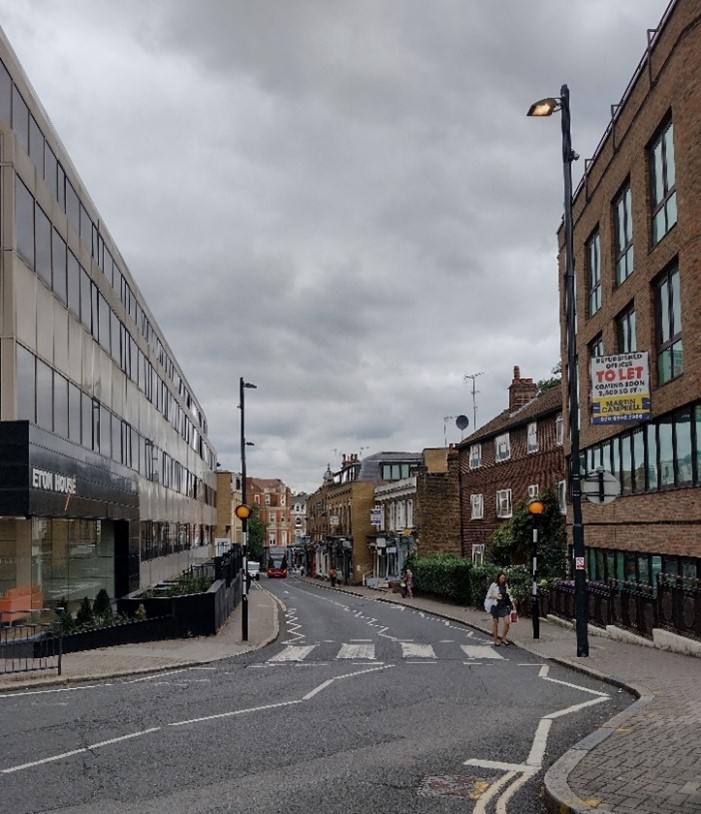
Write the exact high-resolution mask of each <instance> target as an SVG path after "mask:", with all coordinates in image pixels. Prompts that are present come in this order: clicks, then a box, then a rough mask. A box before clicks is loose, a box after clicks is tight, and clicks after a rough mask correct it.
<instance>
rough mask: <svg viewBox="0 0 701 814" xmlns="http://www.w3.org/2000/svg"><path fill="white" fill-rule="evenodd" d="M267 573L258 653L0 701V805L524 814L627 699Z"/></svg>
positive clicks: (408, 616) (476, 639) (122, 811)
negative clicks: (551, 776)
mask: <svg viewBox="0 0 701 814" xmlns="http://www.w3.org/2000/svg"><path fill="white" fill-rule="evenodd" d="M264 587H266V588H268V589H269V590H270V591H271V592H273V593H274V594H275V595H276V596H277V597H278V598H279V599H280V602H281V613H282V614H283V619H282V624H281V635H280V637H279V638H278V641H277V642H276V643H274V644H273V645H270V646H268V647H267V648H264V649H263V650H260V651H257V652H254V653H249V654H246V655H243V656H239V657H237V658H235V659H230V660H228V661H224V662H218V663H216V664H214V665H212V666H210V667H207V668H198V669H188V670H182V671H177V672H172V673H170V674H159V675H155V676H147V677H143V676H142V677H139V678H132V679H123V680H114V681H111V682H104V683H97V684H93V685H85V686H76V687H71V688H61V689H47V690H44V691H41V692H36V691H35V692H27V693H24V694H14V695H12V696H6V697H4V698H1V699H0V715H1V716H2V721H3V735H2V741H1V743H2V747H1V752H0V789H1V793H0V814H5V813H7V814H10V812H12V814H29V812H32V813H34V812H45V811H51V812H53V814H83V813H85V812H91V813H92V812H99V813H100V814H111V812H119V814H137V812H138V814H147V813H148V814H160V813H161V812H168V814H180V813H181V812H182V814H185V813H186V812H187V814H190V812H198V813H200V812H201V813H202V814H204V812H206V813H207V814H220V812H221V813H222V814H223V812H247V814H258V813H260V814H272V812H285V814H296V812H300V813H301V812H305V814H317V812H318V814H331V813H333V812H339V813H340V812H343V813H344V814H349V812H350V813H352V812H358V813H360V812H363V814H386V813H387V812H417V813H419V812H421V813H422V814H423V812H432V814H433V813H434V812H436V811H441V812H453V811H455V812H461V814H464V812H475V814H491V812H512V814H515V813H516V812H518V814H530V813H533V814H535V813H536V812H542V811H543V810H544V809H543V806H542V803H541V798H540V787H541V783H542V777H543V770H544V769H545V768H547V766H548V765H550V763H551V762H553V761H554V760H555V759H556V758H557V757H559V755H560V754H562V752H564V751H565V750H566V749H567V748H568V747H569V746H571V745H572V744H573V743H575V742H576V741H578V740H579V739H581V738H582V737H583V736H584V735H586V734H588V733H589V732H591V731H592V730H594V729H595V728H596V727H597V726H599V725H600V724H601V723H602V722H604V721H606V720H608V719H609V718H610V717H611V716H612V715H614V714H615V713H616V712H617V711H619V710H620V709H622V708H623V707H624V706H626V705H627V704H629V703H630V702H631V699H630V698H629V697H628V696H627V695H625V694H624V693H620V692H618V691H617V690H616V689H615V688H613V687H611V686H609V685H606V684H600V683H598V682H596V681H595V680H593V679H591V678H589V677H585V676H582V675H580V674H578V673H574V672H570V671H567V670H565V669H564V668H560V667H555V666H550V665H545V664H543V663H542V662H540V661H539V660H538V659H537V658H535V657H534V656H531V655H530V654H527V653H525V652H523V651H520V650H518V649H517V648H516V647H513V646H512V647H501V648H498V649H497V648H493V647H492V646H491V645H490V643H489V640H488V639H486V638H485V637H484V636H483V635H482V634H480V633H478V632H475V631H472V630H470V629H469V628H467V627H465V626H462V625H459V624H456V623H448V622H446V621H445V620H441V619H437V618H436V617H431V616H428V615H425V614H422V613H419V612H416V611H413V610H411V609H409V608H407V607H405V606H401V605H391V604H387V603H382V602H377V601H373V600H370V599H365V598H361V597H355V596H352V595H349V594H344V593H340V592H336V591H332V590H328V589H326V588H324V587H321V586H316V585H314V584H310V583H308V582H303V581H300V580H296V579H294V578H289V579H287V580H265V582H264ZM497 806H499V807H497Z"/></svg>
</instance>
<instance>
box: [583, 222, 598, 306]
mask: <svg viewBox="0 0 701 814" xmlns="http://www.w3.org/2000/svg"><path fill="white" fill-rule="evenodd" d="M585 251H586V263H587V291H588V299H587V306H588V312H589V316H592V314H595V313H596V312H597V311H598V310H599V308H601V236H600V235H599V230H598V229H597V230H596V232H594V234H593V235H592V236H591V237H590V238H589V240H588V241H587V243H586V246H585Z"/></svg>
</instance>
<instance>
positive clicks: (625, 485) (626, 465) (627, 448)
mask: <svg viewBox="0 0 701 814" xmlns="http://www.w3.org/2000/svg"><path fill="white" fill-rule="evenodd" d="M621 487H622V489H623V492H631V491H632V490H633V444H632V438H631V436H630V435H623V436H621Z"/></svg>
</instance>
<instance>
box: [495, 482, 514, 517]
mask: <svg viewBox="0 0 701 814" xmlns="http://www.w3.org/2000/svg"><path fill="white" fill-rule="evenodd" d="M496 503H497V517H511V515H512V513H513V509H512V504H511V489H499V490H497V500H496Z"/></svg>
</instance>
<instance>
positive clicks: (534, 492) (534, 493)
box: [528, 483, 540, 500]
mask: <svg viewBox="0 0 701 814" xmlns="http://www.w3.org/2000/svg"><path fill="white" fill-rule="evenodd" d="M539 494H540V492H539V490H538V484H537V483H532V484H531V485H530V486H529V487H528V499H529V500H532V499H533V498H535V497H538V495H539Z"/></svg>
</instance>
